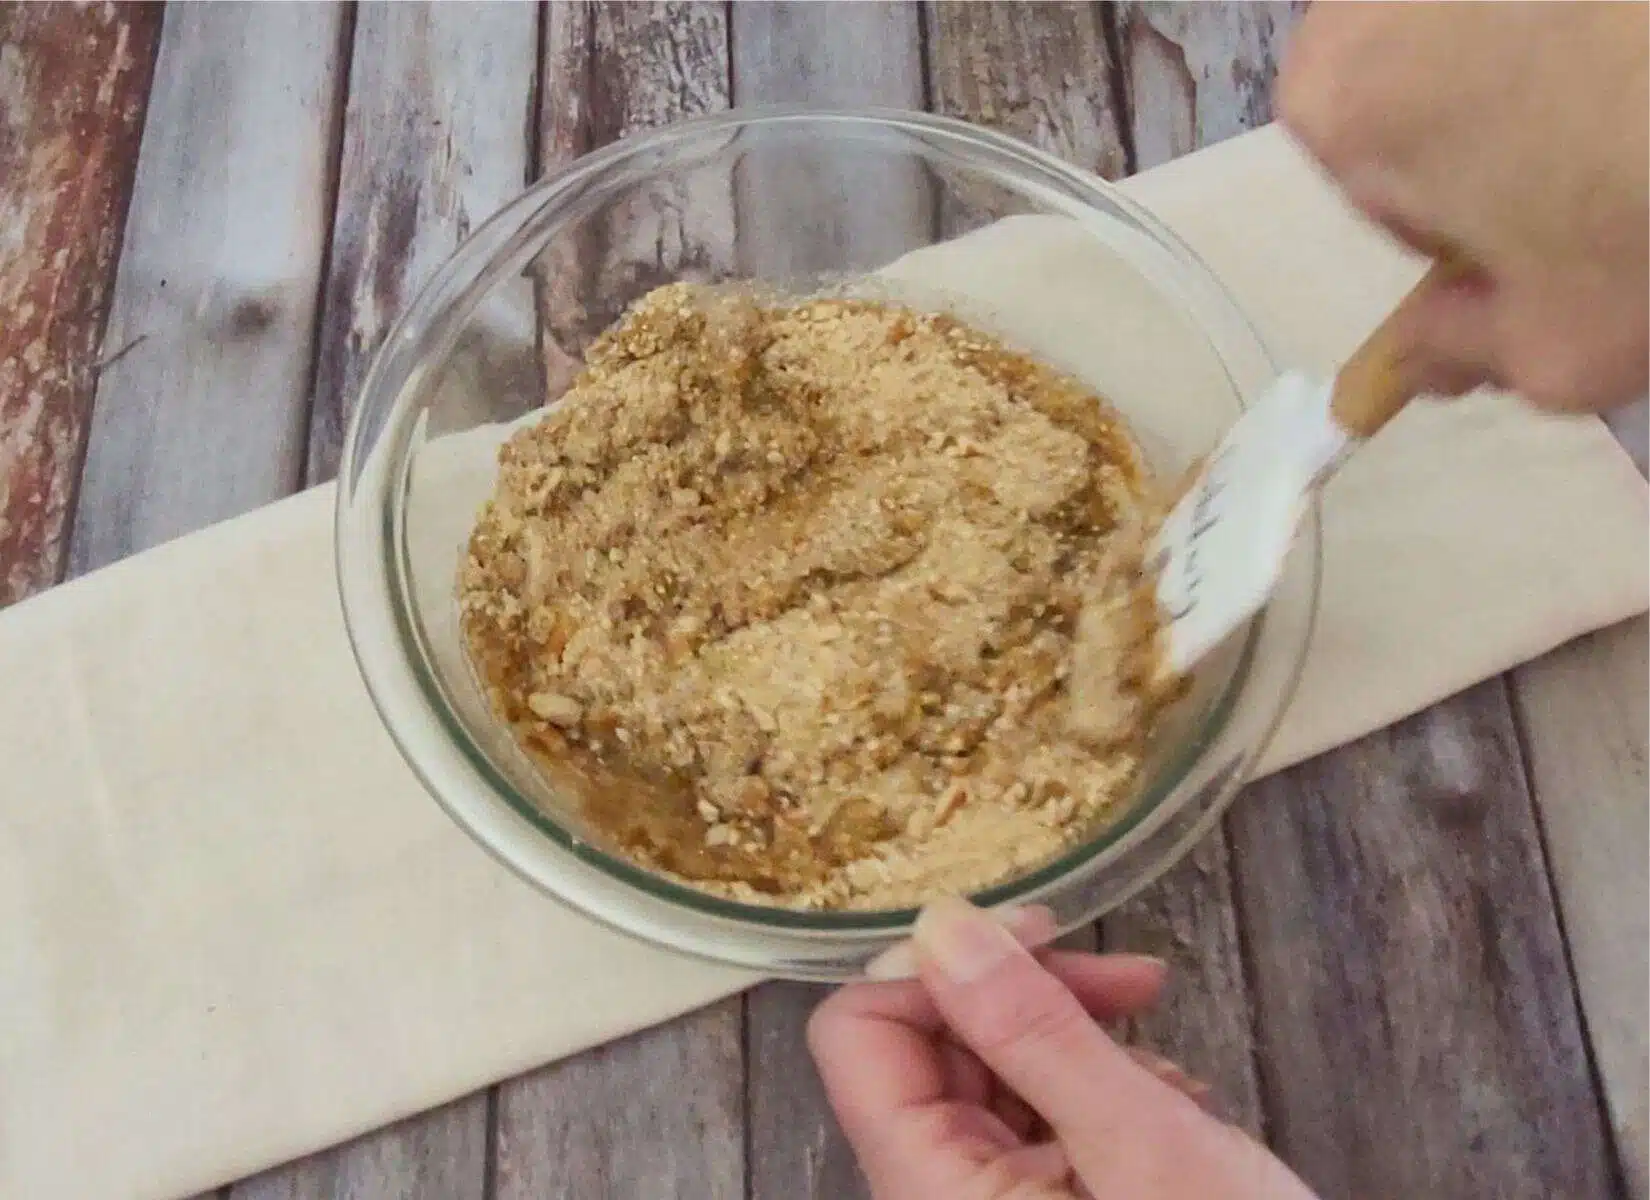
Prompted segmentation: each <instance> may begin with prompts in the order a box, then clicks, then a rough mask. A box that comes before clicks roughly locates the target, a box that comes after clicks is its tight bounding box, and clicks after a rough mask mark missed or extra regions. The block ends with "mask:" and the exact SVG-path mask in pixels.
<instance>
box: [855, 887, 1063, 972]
mask: <svg viewBox="0 0 1650 1200" xmlns="http://www.w3.org/2000/svg"><path fill="white" fill-rule="evenodd" d="M991 918H992V919H993V920H995V921H999V922H1001V923H1002V925H1003V927H1004V928H1005V929H1007V930H1009V931H1010V932H1011V933H1013V934H1014V936H1015V937H1016V938H1018V939H1019V940H1020V944H1021V945H1024V946H1031V947H1033V948H1035V947H1039V946H1042V945H1045V944H1046V943H1048V942H1051V941H1053V940H1054V936H1055V933H1056V932H1057V927H1056V926H1055V923H1054V914H1053V913H1052V912H1050V911H1049V910H1048V909H1047V908H1044V907H1043V906H1042V905H1040V904H1034V905H1029V906H1027V907H1024V908H998V909H992V910H991ZM916 974H917V958H916V954H915V952H914V951H913V950H912V949H911V943H910V942H908V941H906V942H900V943H898V944H897V945H894V946H890V947H889V948H888V949H887V950H884V951H883V952H882V953H881V954H879V955H877V956H876V957H875V958H873V959H872V960H871V961H870V962H868V963H866V964H865V978H867V979H879V980H881V979H914V978H916Z"/></svg>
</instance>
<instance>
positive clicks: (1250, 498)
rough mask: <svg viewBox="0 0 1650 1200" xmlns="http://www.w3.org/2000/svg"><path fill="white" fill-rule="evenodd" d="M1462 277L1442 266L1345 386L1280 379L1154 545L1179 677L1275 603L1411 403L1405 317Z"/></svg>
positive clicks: (1340, 380) (1372, 341)
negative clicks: (1302, 536)
mask: <svg viewBox="0 0 1650 1200" xmlns="http://www.w3.org/2000/svg"><path fill="white" fill-rule="evenodd" d="M1461 270H1462V268H1461V266H1460V264H1459V263H1458V262H1456V261H1455V260H1453V259H1440V260H1439V261H1438V262H1437V263H1436V264H1434V266H1433V268H1432V270H1431V271H1429V272H1428V274H1427V277H1426V278H1425V279H1423V280H1422V281H1421V283H1420V284H1419V285H1418V286H1417V287H1416V288H1415V290H1414V291H1412V292H1411V293H1410V296H1409V297H1408V298H1406V299H1405V300H1404V301H1403V302H1402V303H1400V304H1399V306H1398V308H1397V309H1395V310H1394V312H1393V314H1392V315H1391V316H1389V317H1388V318H1387V319H1386V320H1385V321H1383V322H1382V323H1381V325H1380V327H1379V328H1377V329H1376V330H1375V332H1374V333H1372V334H1370V335H1369V337H1368V339H1366V340H1365V341H1364V343H1363V345H1361V346H1359V347H1358V349H1357V350H1356V351H1354V352H1353V354H1352V357H1351V358H1349V359H1347V361H1346V363H1345V364H1344V365H1343V366H1342V367H1341V369H1340V371H1339V372H1338V373H1337V374H1336V376H1335V378H1334V379H1333V380H1319V379H1313V378H1311V377H1310V376H1307V375H1304V374H1300V373H1298V372H1289V373H1287V374H1284V375H1282V376H1280V377H1279V378H1278V379H1277V380H1275V381H1274V382H1273V383H1272V385H1271V386H1270V387H1269V388H1267V390H1266V392H1265V393H1264V394H1263V395H1262V396H1261V397H1260V399H1259V400H1258V401H1256V402H1255V404H1254V405H1253V406H1251V407H1250V408H1249V409H1247V410H1246V411H1245V412H1244V414H1243V416H1242V417H1240V418H1239V419H1238V421H1237V424H1235V425H1233V426H1232V428H1231V429H1230V430H1229V431H1228V432H1227V434H1226V437H1225V438H1224V439H1223V440H1222V441H1221V443H1220V445H1219V446H1218V447H1217V448H1216V449H1215V451H1214V453H1213V454H1211V455H1210V456H1209V458H1208V460H1207V462H1206V463H1205V464H1204V466H1203V468H1202V471H1201V473H1200V474H1199V476H1198V478H1197V479H1196V480H1195V481H1194V483H1193V485H1192V487H1191V488H1190V489H1189V490H1188V491H1187V492H1186V494H1185V495H1184V496H1183V497H1181V499H1180V502H1179V503H1178V504H1176V505H1175V507H1174V509H1173V510H1172V511H1171V512H1170V514H1169V516H1168V518H1167V519H1166V520H1165V521H1164V522H1163V526H1162V528H1161V529H1160V530H1159V531H1158V534H1157V538H1156V541H1155V543H1154V545H1153V547H1152V556H1151V561H1152V565H1153V567H1154V568H1155V569H1156V572H1157V598H1158V605H1159V608H1160V610H1161V612H1162V613H1163V616H1164V619H1165V620H1166V621H1167V622H1168V626H1167V650H1166V654H1165V658H1166V662H1165V664H1164V665H1165V666H1166V667H1167V668H1168V669H1169V670H1170V671H1171V672H1172V673H1174V674H1175V675H1184V674H1185V673H1186V672H1187V671H1188V670H1189V669H1190V668H1191V667H1193V666H1194V665H1195V664H1196V663H1197V662H1198V660H1200V659H1201V658H1203V656H1204V655H1206V654H1208V653H1209V652H1210V651H1211V650H1213V649H1215V647H1217V646H1218V645H1220V644H1221V642H1222V641H1224V640H1225V639H1226V638H1227V637H1228V636H1229V635H1230V634H1231V633H1232V632H1233V631H1234V630H1236V629H1238V628H1239V627H1240V626H1241V625H1243V623H1244V622H1245V621H1247V620H1248V619H1249V618H1250V617H1252V616H1254V615H1255V614H1256V613H1257V612H1259V611H1260V609H1261V607H1262V605H1264V604H1265V603H1266V598H1267V597H1268V596H1269V595H1270V594H1271V592H1272V589H1273V588H1274V587H1275V586H1276V585H1277V582H1278V578H1279V576H1280V575H1281V574H1282V571H1283V564H1284V560H1285V558H1286V557H1287V555H1288V553H1289V548H1290V546H1291V544H1292V543H1293V542H1294V539H1295V531H1296V529H1297V527H1298V526H1299V524H1300V520H1301V516H1302V515H1303V514H1304V513H1305V511H1306V506H1307V504H1308V503H1309V501H1310V499H1311V497H1312V494H1313V493H1314V492H1315V491H1316V489H1318V488H1319V487H1321V486H1323V484H1324V482H1325V481H1326V480H1328V478H1329V477H1330V475H1332V474H1333V473H1334V471H1335V468H1336V467H1337V466H1339V465H1340V463H1341V461H1342V460H1343V459H1344V458H1345V457H1346V456H1347V454H1349V453H1350V452H1351V451H1352V450H1354V449H1355V448H1356V447H1357V446H1359V445H1360V444H1362V443H1363V442H1364V441H1366V440H1367V439H1369V438H1371V437H1373V436H1374V435H1375V434H1376V433H1378V432H1380V430H1381V428H1382V427H1383V426H1385V425H1386V423H1387V422H1388V421H1390V420H1391V419H1392V418H1393V417H1394V416H1396V415H1397V414H1398V412H1399V411H1400V410H1401V409H1402V408H1403V407H1404V405H1405V404H1407V403H1409V400H1410V398H1411V394H1412V383H1411V380H1410V378H1409V374H1408V372H1406V371H1405V370H1404V361H1403V347H1402V345H1401V344H1400V342H1399V337H1398V326H1399V317H1400V314H1402V313H1403V312H1404V311H1405V308H1406V307H1407V305H1408V304H1409V303H1410V301H1411V299H1412V298H1413V297H1415V296H1416V295H1418V294H1419V293H1420V292H1421V291H1422V290H1423V289H1426V288H1428V287H1432V286H1436V285H1437V284H1439V283H1441V282H1444V281H1445V280H1447V279H1451V278H1455V277H1456V276H1457V275H1458V273H1459V272H1460V271H1461Z"/></svg>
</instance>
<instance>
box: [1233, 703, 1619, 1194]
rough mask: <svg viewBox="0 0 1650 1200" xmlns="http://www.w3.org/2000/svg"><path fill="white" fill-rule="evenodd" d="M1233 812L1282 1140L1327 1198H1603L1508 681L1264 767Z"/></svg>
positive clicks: (1594, 1118) (1267, 1083)
mask: <svg viewBox="0 0 1650 1200" xmlns="http://www.w3.org/2000/svg"><path fill="white" fill-rule="evenodd" d="M1230 828H1231V832H1232V839H1233V864H1234V868H1235V872H1236V875H1237V882H1238V888H1237V894H1238V896H1239V899H1240V912H1241V918H1242V923H1243V926H1244V929H1245V932H1246V935H1247V939H1248V944H1249V946H1250V951H1251V953H1250V968H1251V973H1252V980H1253V986H1254V990H1255V997H1256V1004H1255V1009H1256V1015H1257V1018H1258V1030H1259V1039H1260V1047H1261V1054H1260V1056H1259V1061H1260V1064H1261V1075H1262V1085H1263V1090H1264V1099H1265V1102H1266V1106H1267V1110H1268V1115H1269V1119H1270V1128H1271V1132H1272V1135H1273V1140H1274V1144H1275V1145H1276V1147H1277V1148H1278V1150H1279V1151H1280V1152H1281V1153H1282V1154H1283V1155H1284V1157H1285V1158H1286V1160H1287V1161H1289V1162H1290V1163H1291V1164H1292V1165H1293V1166H1294V1167H1295V1168H1296V1169H1297V1170H1298V1171H1300V1172H1301V1174H1302V1175H1303V1176H1304V1177H1305V1179H1306V1181H1307V1182H1308V1183H1309V1184H1311V1185H1312V1186H1313V1187H1315V1188H1316V1189H1317V1190H1318V1192H1319V1194H1320V1195H1322V1196H1323V1197H1324V1198H1325V1200H1338V1198H1340V1197H1347V1198H1352V1197H1358V1198H1362V1197H1368V1196H1449V1197H1460V1198H1462V1200H1467V1198H1470V1197H1479V1196H1482V1197H1497V1198H1503V1197H1504V1198H1508V1200H1511V1198H1516V1197H1531V1198H1532V1200H1533V1198H1534V1197H1552V1196H1565V1197H1570V1196H1575V1197H1592V1196H1605V1195H1608V1194H1609V1191H1610V1179H1609V1172H1608V1156H1607V1150H1606V1143H1605V1137H1604V1129H1603V1123H1602V1121H1601V1119H1600V1113H1599V1109H1598V1105H1597V1102H1596V1098H1595V1095H1594V1093H1593V1088H1592V1081H1591V1079H1590V1077H1589V1073H1588V1064H1587V1055H1586V1050H1585V1046H1584V1042H1583V1039H1582V1033H1581V1027H1580V1021H1579V1017H1578V1014H1577V1012H1576V1007H1575V997H1574V994H1573V992H1572V991H1571V988H1570V980H1569V973H1568V971H1567V969H1566V966H1565V959H1564V948H1563V943H1562V940H1561V937H1560V933H1559V929H1558V924H1557V921H1556V919H1555V916H1554V912H1553V904H1552V896H1551V893H1550V891H1549V889H1548V886H1547V879H1546V876H1545V874H1544V872H1543V869H1542V852H1541V842H1540V837H1539V834H1538V831H1537V828H1536V822H1535V815H1534V811H1533V807H1532V804H1531V800H1530V794H1529V790H1528V787H1527V784H1526V780H1525V777H1524V772H1523V769H1522V766H1521V762H1520V756H1519V751H1518V744H1517V738H1516V735H1515V731H1514V727H1513V721H1512V717H1511V713H1510V710H1509V707H1508V702H1507V695H1506V688H1505V685H1504V684H1503V683H1502V682H1501V681H1500V680H1493V681H1491V682H1489V683H1486V684H1483V685H1480V686H1479V687H1477V688H1474V689H1472V690H1471V691H1469V692H1467V693H1464V694H1463V695H1461V696H1458V697H1455V698H1454V699H1452V700H1448V701H1446V702H1445V703H1443V704H1441V705H1439V706H1437V707H1435V708H1433V709H1431V710H1429V711H1428V712H1426V713H1424V714H1422V715H1420V716H1417V717H1414V718H1411V719H1410V720H1407V721H1405V722H1403V723H1401V724H1399V725H1397V726H1395V727H1394V728H1392V729H1390V730H1386V731H1384V732H1382V733H1378V734H1375V735H1373V736H1371V737H1369V738H1366V739H1364V740H1363V741H1361V742H1358V743H1355V744H1353V745H1351V746H1348V747H1345V748H1343V749H1341V750H1338V751H1336V752H1335V753H1333V754H1329V755H1325V756H1324V757H1322V758H1319V759H1317V760H1314V761H1312V762H1309V763H1306V764H1304V765H1302V766H1300V767H1297V768H1295V769H1293V770H1291V771H1288V772H1285V773H1283V774H1281V775H1277V776H1274V777H1272V778H1270V779H1268V780H1265V781H1263V782H1261V783H1260V784H1258V785H1256V786H1255V787H1254V788H1253V789H1251V794H1249V795H1248V796H1247V797H1245V798H1244V799H1243V800H1242V801H1240V802H1239V804H1238V805H1237V807H1236V808H1235V809H1234V810H1233V814H1232V817H1231V820H1230Z"/></svg>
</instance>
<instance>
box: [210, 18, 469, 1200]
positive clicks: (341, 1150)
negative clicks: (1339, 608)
mask: <svg viewBox="0 0 1650 1200" xmlns="http://www.w3.org/2000/svg"><path fill="white" fill-rule="evenodd" d="M386 7H390V6H386ZM395 7H399V6H395ZM486 1155H487V1097H486V1095H485V1094H484V1093H482V1094H477V1095H474V1096H471V1097H469V1098H468V1099H466V1100H461V1101H459V1102H458V1103H456V1104H449V1105H447V1106H446V1107H445V1108H439V1109H436V1110H435V1111H434V1112H428V1113H424V1114H422V1115H420V1116H417V1117H413V1118H412V1119H410V1120H407V1121H402V1122H400V1123H398V1124H395V1125H391V1126H390V1127H389V1128H388V1129H384V1130H380V1131H379V1132H377V1133H374V1134H370V1135H368V1136H367V1137H364V1138H360V1139H357V1140H356V1141H353V1142H349V1143H346V1144H345V1145H343V1146H340V1147H338V1148H337V1149H335V1150H331V1151H328V1152H327V1153H324V1154H315V1155H311V1156H310V1157H309V1158H306V1159H303V1160H301V1161H300V1162H297V1163H292V1164H289V1165H287V1166H283V1167H277V1168H276V1169H275V1170H273V1171H267V1172H265V1173H263V1174H261V1175H255V1176H253V1177H252V1178H251V1179H245V1180H242V1181H241V1182H240V1183H237V1184H235V1185H234V1186H233V1187H232V1188H230V1189H229V1193H228V1200H340V1198H342V1197H359V1198H360V1200H380V1198H382V1200H391V1198H392V1197H393V1198H394V1200H482V1198H483V1196H484V1194H485V1184H486V1177H487V1176H486Z"/></svg>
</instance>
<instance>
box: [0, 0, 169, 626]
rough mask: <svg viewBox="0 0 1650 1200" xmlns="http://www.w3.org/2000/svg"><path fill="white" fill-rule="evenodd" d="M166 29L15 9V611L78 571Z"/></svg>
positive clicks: (114, 15)
mask: <svg viewBox="0 0 1650 1200" xmlns="http://www.w3.org/2000/svg"><path fill="white" fill-rule="evenodd" d="M160 27H161V7H160V5H158V4H125V5H115V4H107V3H106V4H98V5H93V6H90V7H70V6H68V5H65V4H8V5H5V6H4V7H3V8H0V114H3V119H0V608H4V607H5V606H6V605H8V604H11V603H13V602H15V601H17V600H21V599H23V597H25V596H28V595H32V594H33V593H35V592H38V591H40V590H42V589H44V588H48V587H50V586H51V585H52V584H54V583H56V582H57V581H58V579H59V578H61V576H62V574H63V568H64V563H65V557H66V551H67V548H68V536H69V514H70V512H71V510H72V507H73V502H74V494H75V487H76V484H77V482H78V480H79V476H80V462H81V456H82V453H83V451H84V447H85V438H86V428H87V423H88V421H87V419H88V416H89V414H90V412H91V406H92V390H93V387H94V386H95V383H96V380H97V363H98V358H99V347H100V345H101V344H102V340H103V325H104V318H105V317H106V316H107V314H108V301H109V294H110V290H111V285H112V284H113V282H114V277H115V261H116V259H117V257H118V254H119V247H120V242H121V230H122V228H123V226H124V224H125V220H126V203H127V200H128V198H129V197H130V195H131V189H132V176H133V173H134V171H135V169H136V165H137V157H138V142H139V140H140V138H141V136H142V132H143V115H144V112H145V109H146V108H147V105H148V97H149V82H150V75H151V72H152V70H153V68H154V61H155V47H156V45H157V43H158V41H159V37H160Z"/></svg>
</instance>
